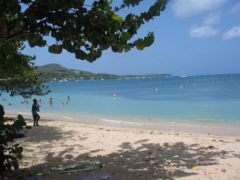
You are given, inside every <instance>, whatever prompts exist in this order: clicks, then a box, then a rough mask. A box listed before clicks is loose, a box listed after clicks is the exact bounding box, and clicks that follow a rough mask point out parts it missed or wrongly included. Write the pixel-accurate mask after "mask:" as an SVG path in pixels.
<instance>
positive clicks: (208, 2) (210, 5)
mask: <svg viewBox="0 0 240 180" xmlns="http://www.w3.org/2000/svg"><path fill="white" fill-rule="evenodd" d="M226 1H227V0H175V1H174V2H173V5H172V9H173V11H174V13H175V15H176V16H178V17H190V16H194V15H197V14H201V13H203V12H206V11H210V10H215V9H218V8H219V7H221V5H223V4H224V3H225V2H226Z"/></svg>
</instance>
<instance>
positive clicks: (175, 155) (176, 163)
mask: <svg viewBox="0 0 240 180" xmlns="http://www.w3.org/2000/svg"><path fill="white" fill-rule="evenodd" d="M39 128H41V127H39ZM44 129H45V131H51V133H52V134H51V135H50V136H49V138H47V139H41V138H40V137H41V136H37V135H36V137H35V136H33V137H29V138H27V139H25V142H29V143H30V142H39V143H40V144H39V145H41V143H42V142H49V143H52V142H54V141H55V140H59V139H62V138H63V136H64V137H66V136H69V137H70V136H72V135H73V132H68V133H65V132H64V134H62V132H61V131H60V130H59V129H56V128H52V127H44ZM39 131H40V129H39ZM40 132H41V133H44V132H43V131H40ZM48 133H49V132H48ZM86 138H87V137H83V140H84V139H86ZM136 144H137V145H138V147H137V148H134V145H136ZM73 146H81V145H76V144H75V145H73ZM71 148H72V147H66V149H65V150H64V151H62V152H60V153H59V154H58V155H56V154H54V153H52V152H46V156H45V160H46V163H43V164H40V165H36V166H32V167H31V168H26V169H20V170H19V171H17V172H16V174H15V175H14V176H15V179H16V178H17V177H18V178H17V179H27V178H26V177H36V179H44V180H47V179H71V180H75V179H76V180H81V179H83V178H84V177H86V176H87V175H90V174H92V173H96V172H100V173H104V174H108V175H110V176H112V178H113V179H114V180H115V179H116V180H143V179H144V180H145V179H146V180H157V179H170V180H171V179H175V178H178V177H186V176H194V175H196V174H197V173H198V172H197V171H192V167H194V166H211V165H216V164H217V163H218V159H219V158H226V157H228V155H230V154H231V152H226V151H219V150H218V149H216V148H214V147H211V148H209V149H207V150H206V151H204V152H203V151H199V148H201V145H200V144H191V145H188V144H185V143H183V142H177V143H175V144H171V145H170V144H167V143H165V144H163V145H160V144H153V143H148V139H142V140H139V141H136V142H133V143H130V142H124V143H122V144H121V145H120V150H118V151H116V152H113V153H111V154H108V155H105V156H101V155H97V156H93V155H92V153H96V152H98V151H100V149H96V150H93V151H90V152H89V153H84V154H79V155H76V154H71ZM66 153H67V155H66ZM64 154H65V155H64ZM93 160H99V161H101V162H102V163H103V164H104V167H103V168H101V169H99V170H95V171H93V172H76V173H72V174H60V173H59V172H58V171H57V170H54V168H55V167H58V166H59V165H69V164H74V163H78V162H83V161H93ZM39 173H40V176H39V175H37V174H39Z"/></svg>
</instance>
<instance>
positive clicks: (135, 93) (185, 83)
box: [0, 75, 240, 127]
mask: <svg viewBox="0 0 240 180" xmlns="http://www.w3.org/2000/svg"><path fill="white" fill-rule="evenodd" d="M48 86H49V87H50V89H51V90H52V92H51V93H50V94H48V95H47V96H42V97H41V96H38V97H33V98H37V99H41V108H40V109H41V112H40V114H44V113H45V114H54V115H55V116H59V117H65V118H66V119H74V120H75V121H78V116H79V117H80V116H84V117H91V118H95V119H96V120H99V121H106V122H107V121H109V122H114V121H115V122H135V123H136V122H148V123H155V122H165V123H187V124H194V123H199V124H214V125H216V124H218V125H223V126H226V125H227V126H232V127H240V75H211V76H191V77H171V78H152V79H148V78H145V79H119V80H89V81H68V82H56V83H49V84H48ZM67 96H70V101H67ZM0 98H1V101H0V104H3V105H4V106H5V109H6V112H7V111H9V112H14V111H16V112H21V113H30V111H31V104H32V100H31V99H29V100H28V101H29V103H28V104H25V103H24V104H22V103H21V101H23V99H22V97H9V96H8V95H7V94H5V93H2V96H1V97H0ZM3 98H6V101H3ZM49 98H52V99H53V105H52V106H50V105H49V104H48V100H49ZM9 103H11V105H9Z"/></svg>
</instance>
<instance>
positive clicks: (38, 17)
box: [0, 0, 168, 62]
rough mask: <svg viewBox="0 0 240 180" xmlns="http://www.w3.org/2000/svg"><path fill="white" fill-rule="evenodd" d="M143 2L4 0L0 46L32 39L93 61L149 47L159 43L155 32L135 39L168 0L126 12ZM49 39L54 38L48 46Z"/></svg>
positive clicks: (52, 50) (1, 3)
mask: <svg viewBox="0 0 240 180" xmlns="http://www.w3.org/2000/svg"><path fill="white" fill-rule="evenodd" d="M141 1H143V0H123V2H122V4H121V5H119V6H118V7H113V3H112V1H110V0H95V1H92V3H91V4H90V5H89V4H86V3H90V2H91V1H85V0H1V1H0V8H1V9H0V27H1V29H0V47H3V46H4V45H5V44H6V43H7V42H9V41H10V42H12V41H13V42H16V41H27V42H28V43H29V45H30V46H31V47H35V46H40V47H43V46H46V45H48V46H49V52H50V53H56V54H60V53H61V52H62V50H63V49H65V50H67V51H68V52H70V53H74V54H75V56H76V58H77V59H81V60H87V61H89V62H93V61H94V60H96V59H97V58H99V57H100V56H101V55H102V52H103V51H104V50H106V49H109V48H111V49H112V51H113V52H119V53H120V52H127V51H129V50H130V49H132V48H134V47H136V48H137V49H139V50H143V49H144V48H145V47H148V46H150V45H151V44H152V43H153V41H154V35H153V33H152V32H150V33H149V34H148V35H147V36H146V37H144V38H138V39H133V36H134V35H136V34H137V31H138V29H139V28H140V27H141V26H142V25H143V24H144V23H146V22H148V21H149V20H151V19H153V18H154V17H156V16H159V15H160V12H161V11H163V10H164V9H165V6H166V3H167V1H168V0H155V2H154V3H153V4H152V6H151V7H150V8H149V9H148V10H147V11H146V12H142V13H140V14H138V15H136V14H133V13H131V12H130V13H128V14H126V16H124V17H123V16H120V15H119V12H120V11H121V10H122V9H126V8H128V9H129V11H131V10H130V7H133V6H138V5H140V2H141ZM47 37H51V38H52V39H53V40H54V42H53V43H52V44H48V43H47V41H46V38H47Z"/></svg>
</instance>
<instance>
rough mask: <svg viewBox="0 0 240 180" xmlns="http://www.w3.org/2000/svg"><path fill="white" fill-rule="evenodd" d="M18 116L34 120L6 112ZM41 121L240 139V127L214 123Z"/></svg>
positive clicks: (55, 116) (49, 117)
mask: <svg viewBox="0 0 240 180" xmlns="http://www.w3.org/2000/svg"><path fill="white" fill-rule="evenodd" d="M18 114H22V115H23V116H24V117H26V118H27V119H32V116H31V113H25V112H18V113H16V112H6V114H5V115H6V116H7V115H9V116H13V117H17V115H18ZM40 116H41V119H40V121H41V120H54V121H62V122H70V123H77V124H85V125H98V126H104V127H105V126H106V127H116V128H125V129H128V128H130V129H140V130H148V131H163V132H174V133H194V134H205V135H206V134H207V135H210V134H212V135H216V136H230V137H231V136H232V137H240V127H233V126H227V125H223V124H214V123H193V124H190V123H180V122H174V121H171V122H163V121H162V122H154V121H150V122H146V121H145V122H144V121H139V122H137V121H125V120H112V119H104V118H96V117H93V116H92V117H89V116H74V115H72V116H69V115H62V114H61V115H60V116H59V114H54V113H40ZM76 119H77V120H76Z"/></svg>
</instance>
